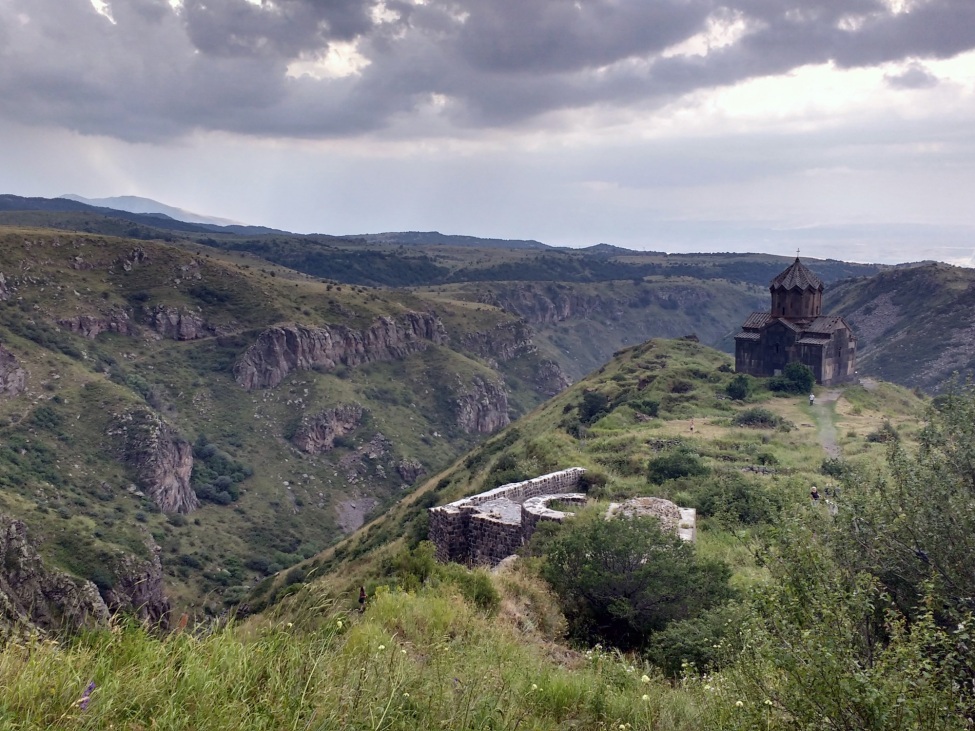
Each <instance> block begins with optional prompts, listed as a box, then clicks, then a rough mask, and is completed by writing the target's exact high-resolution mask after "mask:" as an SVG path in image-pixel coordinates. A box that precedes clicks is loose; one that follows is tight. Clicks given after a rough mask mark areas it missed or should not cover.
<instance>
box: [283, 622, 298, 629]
mask: <svg viewBox="0 0 975 731" xmlns="http://www.w3.org/2000/svg"><path fill="white" fill-rule="evenodd" d="M284 626H285V627H287V628H288V629H291V628H292V627H294V626H295V623H294V622H288V623H287V624H286V625H284Z"/></svg>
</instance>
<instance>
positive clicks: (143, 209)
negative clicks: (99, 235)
mask: <svg viewBox="0 0 975 731" xmlns="http://www.w3.org/2000/svg"><path fill="white" fill-rule="evenodd" d="M60 197H61V198H65V199H67V200H70V201H77V202H78V203H85V204H87V205H89V206H95V207H98V208H114V209H115V210H117V211H128V212H129V213H149V214H153V213H160V214H162V215H164V216H169V217H170V218H174V219H176V220H177V221H186V222H187V223H209V224H213V225H214V226H239V225H241V224H240V222H239V221H231V220H229V219H226V218H216V217H214V216H202V215H200V214H199V213H193V212H191V211H187V210H184V209H182V208H175V207H174V206H167V205H166V204H165V203H160V202H159V201H154V200H152V198H142V197H140V196H137V195H117V196H112V197H111V198H85V197H83V196H80V195H75V194H73V193H66V194H64V195H62V196H60Z"/></svg>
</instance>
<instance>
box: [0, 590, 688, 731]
mask: <svg viewBox="0 0 975 731" xmlns="http://www.w3.org/2000/svg"><path fill="white" fill-rule="evenodd" d="M442 589H443V587H441V590H440V591H439V592H436V593H435V592H434V591H433V590H430V589H423V590H421V591H420V592H418V593H415V594H407V593H403V592H380V593H379V594H378V595H377V596H376V597H374V599H373V600H372V602H371V605H370V606H369V608H368V610H367V611H366V612H365V614H363V615H357V614H353V615H346V614H342V613H340V612H335V611H333V610H332V609H330V608H329V607H328V606H327V605H326V606H322V607H320V609H319V611H320V615H319V616H318V617H316V618H314V621H312V622H307V623H306V622H304V621H299V622H298V623H297V624H294V623H289V622H283V621H273V622H271V623H267V621H265V623H264V624H263V625H261V626H249V625H246V624H244V625H230V626H228V627H225V628H221V629H215V630H212V631H208V632H204V633H201V634H192V633H182V634H174V635H170V636H166V637H161V636H157V635H154V634H153V633H151V632H149V631H147V630H145V629H144V628H142V627H140V626H138V625H136V624H121V625H118V626H116V627H114V628H112V629H111V630H106V631H99V632H94V633H89V634H86V635H83V636H81V637H79V638H77V639H75V640H73V641H71V642H69V643H67V644H64V645H59V644H57V643H55V642H53V641H50V640H46V639H42V638H38V637H33V638H30V639H27V640H24V641H22V642H19V643H12V644H10V645H8V646H7V647H6V648H5V649H4V650H3V651H2V653H0V727H2V728H4V729H18V730H20V729H24V730H26V729H120V730H124V731H146V730H148V729H180V730H182V729H197V730H203V729H206V730H207V731H221V730H223V729H227V730H228V731H230V730H231V729H232V730H233V731H244V730H249V729H267V730H269V731H270V730H271V729H274V730H275V731H277V730H279V729H293V730H294V729H371V730H378V729H389V730H396V729H403V730H404V731H405V730H406V729H410V730H412V729H445V728H446V729H558V728H566V727H574V728H617V729H618V728H620V727H621V725H626V724H629V727H628V728H634V729H660V730H668V731H669V730H673V729H692V728H695V727H696V723H695V719H696V718H697V717H698V716H699V714H700V712H701V710H700V709H699V707H698V698H699V696H698V695H696V694H694V693H688V692H687V691H686V690H684V691H681V690H679V689H674V688H671V686H669V685H668V684H666V683H664V682H663V681H659V680H657V679H651V678H650V677H649V675H646V677H645V680H644V676H645V674H647V673H648V670H647V669H646V668H644V667H640V666H636V665H635V664H634V663H632V662H628V661H627V660H626V659H625V658H622V657H620V656H617V655H614V654H611V653H606V652H602V651H599V650H596V651H595V652H590V653H588V654H587V655H583V654H581V653H575V652H572V651H569V650H567V649H566V648H564V647H560V646H558V645H554V644H552V643H550V642H546V641H543V640H540V639H529V638H528V636H526V635H523V634H519V633H517V632H516V631H514V630H513V629H511V628H510V626H509V625H507V623H500V622H498V621H497V620H496V619H495V618H492V617H490V616H488V615H486V614H483V613H481V612H479V611H478V610H477V609H476V608H474V607H473V606H472V605H470V604H468V603H467V602H465V601H464V600H463V599H462V598H461V597H460V596H459V595H457V594H450V593H443V591H442ZM306 619H311V618H306ZM650 674H652V673H650ZM90 681H94V683H95V689H94V691H93V692H92V693H91V695H90V697H89V698H88V701H87V703H86V704H82V703H80V700H81V698H82V695H83V693H84V690H85V688H86V686H87V685H88V684H89V682H90ZM82 705H85V706H86V707H84V708H82Z"/></svg>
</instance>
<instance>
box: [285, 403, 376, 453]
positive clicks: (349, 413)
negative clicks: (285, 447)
mask: <svg viewBox="0 0 975 731" xmlns="http://www.w3.org/2000/svg"><path fill="white" fill-rule="evenodd" d="M361 421H362V407H361V406H360V405H359V404H345V405H343V406H339V407H337V408H334V409H328V410H326V411H322V412H321V413H320V414H317V415H316V416H314V417H312V418H310V419H309V418H307V417H306V418H305V419H303V420H302V422H301V425H300V426H299V427H298V430H297V431H296V432H295V435H294V437H293V438H292V440H291V441H292V443H293V444H294V445H295V446H296V447H298V449H300V450H301V451H302V452H305V453H307V454H322V453H323V452H328V451H330V450H331V449H333V448H334V447H335V438H336V437H341V436H345V435H346V434H349V433H351V432H353V431H355V429H356V427H358V426H359V423H360V422H361Z"/></svg>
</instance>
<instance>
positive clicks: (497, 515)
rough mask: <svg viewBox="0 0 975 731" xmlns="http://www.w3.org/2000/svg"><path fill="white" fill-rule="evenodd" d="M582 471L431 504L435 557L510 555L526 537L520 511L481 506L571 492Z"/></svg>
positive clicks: (481, 559)
mask: <svg viewBox="0 0 975 731" xmlns="http://www.w3.org/2000/svg"><path fill="white" fill-rule="evenodd" d="M584 473H585V470H584V469H582V468H581V467H571V468H569V469H566V470H561V471H560V472H552V473H551V474H548V475H542V476H541V477H535V478H532V479H531V480H525V481H524V482H512V483H509V484H507V485H502V486H501V487H496V488H494V489H493V490H488V491H486V492H482V493H480V494H478V495H473V496H471V497H467V498H463V499H462V500H457V501H455V502H452V503H449V504H447V505H441V506H439V507H436V508H430V529H429V536H430V540H431V541H433V543H434V545H435V546H436V548H437V560H439V561H442V562H447V561H456V562H458V563H464V564H488V565H494V564H496V563H498V562H499V561H500V560H501V559H503V558H505V557H506V556H510V555H511V554H513V553H515V551H516V550H517V549H518V548H519V547H520V546H521V545H522V543H523V542H524V540H525V535H524V531H523V526H522V520H521V517H520V514H521V512H522V511H518V513H517V514H516V516H517V517H515V516H513V515H512V511H504V513H505V514H502V513H501V512H495V511H493V510H489V509H481V507H480V506H484V505H485V504H486V503H494V504H502V503H504V502H510V503H516V504H519V505H520V504H523V503H524V502H525V501H526V500H528V499H529V498H533V497H539V496H542V495H564V494H565V493H569V492H574V491H575V490H577V489H578V487H579V479H580V478H581V477H582V475H583V474H584ZM535 522H536V523H537V521H535ZM529 535H530V534H529Z"/></svg>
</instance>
